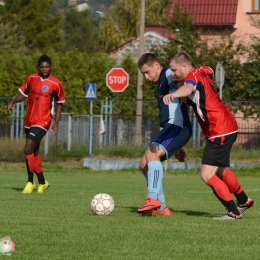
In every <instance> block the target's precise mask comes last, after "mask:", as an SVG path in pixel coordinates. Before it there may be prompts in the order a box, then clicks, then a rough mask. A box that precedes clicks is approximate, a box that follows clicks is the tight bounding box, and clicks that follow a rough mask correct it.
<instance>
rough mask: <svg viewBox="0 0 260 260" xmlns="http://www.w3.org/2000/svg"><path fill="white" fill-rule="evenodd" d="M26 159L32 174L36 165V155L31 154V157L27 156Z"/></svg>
mask: <svg viewBox="0 0 260 260" xmlns="http://www.w3.org/2000/svg"><path fill="white" fill-rule="evenodd" d="M25 158H26V161H27V165H28V168H29V171H30V172H31V173H34V163H35V160H34V158H35V157H34V154H33V153H32V154H29V155H25Z"/></svg>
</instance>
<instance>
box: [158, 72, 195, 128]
mask: <svg viewBox="0 0 260 260" xmlns="http://www.w3.org/2000/svg"><path fill="white" fill-rule="evenodd" d="M176 90H177V85H176V84H174V83H173V82H172V72H171V70H170V69H169V68H167V67H164V68H163V69H162V71H161V75H160V78H159V82H158V107H159V110H160V114H159V118H160V126H161V127H164V126H165V124H167V123H169V124H174V125H177V126H180V127H183V126H184V125H185V122H190V120H189V116H188V113H187V108H186V105H182V107H181V106H180V100H179V98H176V99H174V100H173V101H172V102H171V104H170V105H165V104H164V102H163V97H164V96H165V95H167V94H170V93H173V92H174V91H176Z"/></svg>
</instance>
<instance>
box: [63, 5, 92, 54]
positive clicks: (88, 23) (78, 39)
mask: <svg viewBox="0 0 260 260" xmlns="http://www.w3.org/2000/svg"><path fill="white" fill-rule="evenodd" d="M96 20H97V18H92V17H91V16H90V13H89V11H88V10H87V11H84V12H77V11H76V10H75V9H70V10H68V11H67V12H66V13H65V24H64V31H65V43H66V44H65V46H66V47H65V49H66V50H69V49H71V48H72V47H76V48H78V49H79V51H81V52H86V53H93V52H94V51H95V39H96V38H97V21H96Z"/></svg>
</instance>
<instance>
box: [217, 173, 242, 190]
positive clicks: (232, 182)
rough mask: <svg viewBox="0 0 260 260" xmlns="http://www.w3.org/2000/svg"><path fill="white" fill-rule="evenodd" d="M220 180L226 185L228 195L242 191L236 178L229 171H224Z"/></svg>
mask: <svg viewBox="0 0 260 260" xmlns="http://www.w3.org/2000/svg"><path fill="white" fill-rule="evenodd" d="M221 180H222V181H223V182H224V183H225V184H226V185H227V187H228V189H229V191H230V193H234V194H239V193H241V192H242V191H243V189H242V188H241V186H240V183H239V181H238V179H237V176H236V175H235V174H234V173H233V172H232V171H230V170H229V169H225V171H224V173H223V175H222V177H221Z"/></svg>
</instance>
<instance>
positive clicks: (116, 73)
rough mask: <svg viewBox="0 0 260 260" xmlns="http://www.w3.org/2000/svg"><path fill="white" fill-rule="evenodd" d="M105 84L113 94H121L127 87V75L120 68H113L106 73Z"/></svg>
mask: <svg viewBox="0 0 260 260" xmlns="http://www.w3.org/2000/svg"><path fill="white" fill-rule="evenodd" d="M106 84H107V86H108V87H109V88H110V89H111V90H112V91H113V92H123V91H124V90H125V89H126V88H127V87H128V84H129V75H128V73H127V72H126V71H125V70H124V69H122V68H113V69H111V70H110V71H109V72H108V73H107V76H106Z"/></svg>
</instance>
